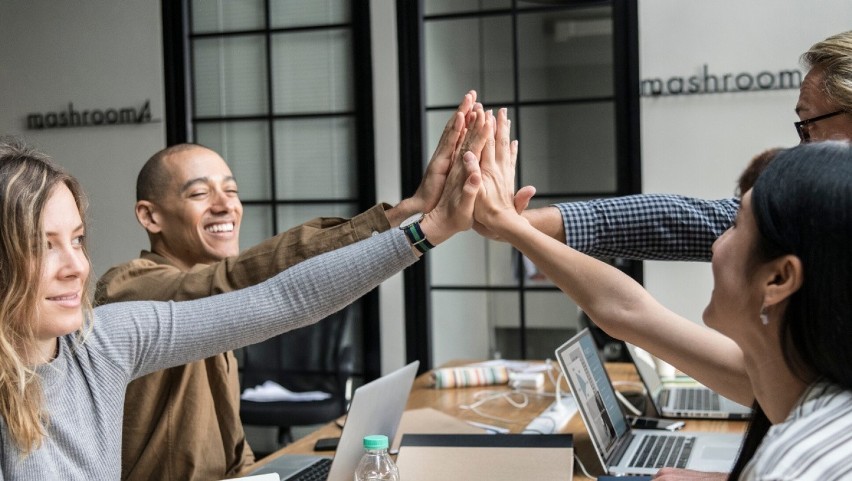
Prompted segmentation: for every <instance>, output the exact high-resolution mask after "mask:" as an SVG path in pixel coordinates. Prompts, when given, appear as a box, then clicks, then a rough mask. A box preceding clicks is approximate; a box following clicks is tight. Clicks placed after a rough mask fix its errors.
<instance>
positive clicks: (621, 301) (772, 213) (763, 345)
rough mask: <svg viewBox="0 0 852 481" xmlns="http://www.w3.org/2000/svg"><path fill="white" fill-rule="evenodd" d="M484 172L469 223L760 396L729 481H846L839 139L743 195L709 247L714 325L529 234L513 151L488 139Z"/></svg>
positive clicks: (848, 383)
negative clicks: (517, 198) (517, 202)
mask: <svg viewBox="0 0 852 481" xmlns="http://www.w3.org/2000/svg"><path fill="white" fill-rule="evenodd" d="M499 117H500V118H498V123H497V131H498V132H499V131H501V130H507V129H508V126H507V125H506V122H505V121H504V120H503V119H504V118H505V114H504V113H503V112H502V111H501V113H500V116H499ZM503 135H504V136H505V134H503ZM492 145H496V146H497V148H496V150H495V148H493V147H492ZM466 155H471V154H466ZM481 167H482V175H483V182H482V187H481V188H480V192H479V195H478V197H477V204H476V209H475V211H474V218H475V219H476V221H477V222H480V223H482V224H483V225H484V226H485V227H487V228H489V229H491V230H492V231H494V232H496V233H497V234H498V235H499V236H500V237H501V238H503V239H505V240H506V241H508V242H510V243H511V244H512V245H513V246H515V247H516V248H518V249H519V250H520V251H521V252H522V253H523V254H525V255H526V256H528V257H529V258H530V259H531V260H532V261H533V262H534V263H535V264H536V265H537V266H539V268H540V269H541V270H542V271H543V272H544V273H545V274H546V275H547V276H548V278H550V279H551V280H552V281H553V282H554V283H555V284H556V285H558V286H559V287H560V288H561V289H562V290H563V291H564V292H565V293H567V294H568V295H569V296H570V297H572V298H573V299H574V300H575V301H576V302H577V304H578V305H579V306H580V307H581V308H582V309H583V310H584V311H585V312H587V313H588V314H589V316H590V317H591V318H592V319H594V320H595V321H596V322H598V321H599V320H600V319H607V320H613V319H620V320H619V321H612V322H606V323H601V322H598V324H599V325H601V324H608V325H617V326H618V330H620V331H622V332H628V333H629V334H630V335H632V336H633V337H634V338H635V337H637V336H639V337H641V338H643V339H644V340H645V342H643V344H645V345H647V346H653V345H654V344H655V336H657V341H659V338H664V341H663V342H658V344H661V345H662V347H660V348H659V349H657V350H658V351H661V353H662V354H663V355H661V356H660V357H663V358H664V359H666V360H668V361H670V362H672V363H673V364H674V365H676V366H678V367H681V368H683V366H684V365H685V366H686V367H687V372H688V373H689V374H691V375H694V376H696V377H699V378H703V379H702V380H703V381H705V383H706V384H709V385H710V386H711V387H714V388H718V387H719V386H722V387H723V388H725V389H726V390H727V392H728V393H732V394H734V395H736V397H737V399H738V400H740V401H741V402H742V401H747V402H749V403H750V402H751V399H754V400H755V401H756V406H758V412H757V415H756V419H757V420H758V423H759V422H760V421H761V420H764V421H766V422H765V424H764V425H763V426H762V427H761V426H754V427H753V429H751V430H750V432H749V434H748V436H747V440H746V442H745V447H744V449H743V450H742V452H741V453H740V459H739V461H738V463H737V466H736V467H735V470H734V472H733V473H732V474H731V476H730V478H731V479H744V480H788V479H789V480H794V479H795V480H821V481H824V480H832V479H849V478H850V477H852V370H850V369H849V365H851V364H852V349H850V348H849V346H850V343H852V295H850V293H849V289H850V286H852V249H850V248H849V247H850V246H852V147H850V145H849V144H847V143H841V142H832V143H821V144H805V145H800V146H798V147H795V148H792V149H789V150H786V151H782V152H780V153H778V155H777V157H776V158H775V160H774V161H773V162H772V164H771V165H769V167H767V169H766V171H765V172H764V173H763V174H762V175H761V176H760V177H759V178H758V180H757V182H756V184H755V186H754V188H753V189H752V190H751V191H748V192H746V193H745V194H744V196H743V199H742V205H741V207H740V210H739V212H738V214H737V218H736V222H735V224H734V225H733V226H732V227H731V228H730V229H728V230H727V231H726V232H725V233H724V234H723V235H722V236H721V237H720V238H719V239H718V240H716V242H715V243H714V245H713V276H714V290H713V294H712V297H711V300H710V302H709V304H708V306H707V308H706V309H705V311H704V320H705V322H706V324H707V325H708V326H710V327H712V330H711V329H707V328H705V327H703V326H699V325H698V324H695V323H692V322H690V321H688V320H686V319H683V318H681V317H679V316H677V315H676V314H674V313H673V312H671V311H669V310H668V309H666V308H665V307H663V306H662V305H660V304H659V303H658V302H657V301H656V300H654V299H653V298H652V297H651V296H650V295H649V294H648V293H647V292H646V291H645V290H644V289H643V288H642V287H641V286H640V285H639V284H638V283H636V282H635V281H633V280H632V279H631V278H629V277H628V276H626V275H624V274H623V273H622V272H620V271H618V270H617V269H615V268H613V267H612V266H609V265H607V264H605V263H603V262H600V261H597V260H595V259H593V258H591V257H588V256H585V255H583V254H580V253H578V252H576V251H574V250H573V249H571V248H570V247H567V246H566V245H564V244H562V243H561V242H558V241H556V240H554V239H553V238H551V237H549V236H547V235H545V234H542V233H541V232H539V231H538V230H536V229H535V228H533V227H532V226H531V225H530V224H529V222H528V221H527V220H526V219H524V218H523V217H522V216H520V215H519V214H518V213H517V211H516V209H515V207H514V205H513V200H512V194H513V192H512V189H513V185H514V184H513V179H514V153H513V152H512V147H511V146H510V145H506V144H505V143H501V142H496V144H494V143H489V145H488V146H487V147H486V149H485V150H484V151H483V154H482V159H481ZM610 334H614V335H616V337H619V336H618V335H617V334H618V333H617V332H616V333H613V332H610ZM678 346H680V347H678ZM658 355H660V354H659V353H658ZM731 374H732V375H733V380H731V381H726V380H725V377H726V376H728V375H731ZM708 381H709V382H708ZM770 423H771V425H772V426H771V427H770Z"/></svg>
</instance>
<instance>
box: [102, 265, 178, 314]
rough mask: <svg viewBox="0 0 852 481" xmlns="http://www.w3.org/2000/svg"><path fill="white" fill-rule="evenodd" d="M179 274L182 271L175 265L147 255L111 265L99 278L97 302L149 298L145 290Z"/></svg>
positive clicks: (104, 302)
mask: <svg viewBox="0 0 852 481" xmlns="http://www.w3.org/2000/svg"><path fill="white" fill-rule="evenodd" d="M179 275H181V271H180V269H178V268H177V267H175V266H172V265H169V264H164V263H160V262H156V260H153V259H150V258H145V257H143V258H139V259H133V260H132V261H129V262H125V263H124V264H119V265H117V266H113V267H111V268H110V269H109V270H108V271H106V273H104V275H103V276H101V277H100V278H99V279H98V282H97V286H96V288H95V304H96V305H101V304H106V303H110V302H118V301H132V300H141V299H148V298H149V297H148V296H146V295H145V292H146V291H149V288H150V287H154V286H159V285H162V283H163V282H164V281H165V280H166V279H167V278H169V277H173V276H179Z"/></svg>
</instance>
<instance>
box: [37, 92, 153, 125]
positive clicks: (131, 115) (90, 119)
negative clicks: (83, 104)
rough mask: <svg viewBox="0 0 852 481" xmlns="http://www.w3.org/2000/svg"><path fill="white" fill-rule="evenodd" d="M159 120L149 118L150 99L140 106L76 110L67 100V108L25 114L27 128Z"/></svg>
mask: <svg viewBox="0 0 852 481" xmlns="http://www.w3.org/2000/svg"><path fill="white" fill-rule="evenodd" d="M152 122H159V119H152V118H151V101H150V99H148V100H145V103H144V104H143V105H142V107H139V108H136V107H120V108H107V109H91V110H89V109H86V110H77V109H75V108H74V104H73V103H71V102H68V108H67V109H65V110H60V111H57V112H45V113H31V114H27V129H29V130H43V129H59V128H69V127H100V126H103V125H126V124H149V123H152Z"/></svg>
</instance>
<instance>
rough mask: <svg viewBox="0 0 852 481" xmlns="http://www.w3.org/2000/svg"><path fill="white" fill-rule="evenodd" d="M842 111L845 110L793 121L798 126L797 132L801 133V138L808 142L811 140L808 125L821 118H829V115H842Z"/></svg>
mask: <svg viewBox="0 0 852 481" xmlns="http://www.w3.org/2000/svg"><path fill="white" fill-rule="evenodd" d="M842 113H843V110H838V111H836V112H832V113H830V114H825V115H818V116H816V117H812V118H810V119H805V120H800V121H798V122H793V125H794V126H795V127H796V133H797V134H799V140H801V141H802V142H808V141H809V140H811V134H809V133H808V125H810V124H812V123H814V122H819V121H820V120H824V119H827V118H829V117H834V116H835V115H840V114H842Z"/></svg>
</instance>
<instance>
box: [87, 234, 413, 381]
mask: <svg viewBox="0 0 852 481" xmlns="http://www.w3.org/2000/svg"><path fill="white" fill-rule="evenodd" d="M416 260H417V256H415V255H414V253H413V252H412V250H411V247H410V245H409V243H408V240H407V239H406V238H405V235H404V234H403V233H402V231H400V230H399V229H391V230H390V231H387V232H385V233H382V234H377V235H374V236H373V237H371V238H369V239H366V240H363V241H361V242H358V243H355V244H352V245H350V246H347V247H344V248H341V249H337V250H334V251H331V252H328V253H326V254H323V255H320V256H317V257H313V258H311V259H308V260H306V261H304V262H302V263H300V264H297V265H295V266H293V267H291V268H290V269H287V270H285V271H283V272H281V273H280V274H278V275H276V276H275V277H273V278H271V279H269V280H268V281H266V282H263V283H261V284H258V285H256V286H253V287H249V288H246V289H241V290H238V291H234V292H230V293H226V294H220V295H217V296H212V297H208V298H204V299H198V300H194V301H186V302H120V303H114V304H107V305H105V306H102V307H98V308H96V309H95V322H94V327H93V331H92V333H91V335H90V336H89V338H88V339H87V340H86V341H85V342H86V343H88V344H89V349H97V350H99V351H101V353H102V354H103V357H105V358H107V359H110V360H111V361H112V362H114V363H115V365H116V367H117V368H118V369H119V370H120V371H122V372H124V373H125V374H126V376H127V377H128V380H129V379H135V378H137V377H140V376H142V375H145V374H147V373H150V372H153V371H156V370H160V369H164V368H167V367H171V366H176V365H180V364H186V363H187V362H190V361H194V360H197V359H203V358H205V357H209V356H211V355H214V354H216V353H220V352H224V351H228V350H232V349H236V348H238V347H242V346H245V345H248V344H253V343H256V342H259V341H262V340H264V339H268V338H270V337H272V336H275V335H278V334H280V333H282V332H285V331H288V330H291V329H297V328H299V327H302V326H306V325H308V324H311V323H314V322H316V321H318V320H320V319H323V318H325V317H327V316H328V315H330V314H332V313H334V312H336V311H338V310H340V309H342V308H343V307H345V306H347V305H348V304H350V303H352V302H354V301H355V300H357V299H358V298H359V297H361V296H363V295H364V294H366V293H367V292H369V291H370V290H372V289H373V288H375V287H376V286H378V285H379V284H380V283H381V282H382V281H384V280H385V279H387V278H389V277H391V276H392V275H394V274H396V273H397V272H399V271H401V270H403V269H405V268H406V267H408V266H409V265H411V264H413V263H414V262H415V261H416Z"/></svg>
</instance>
